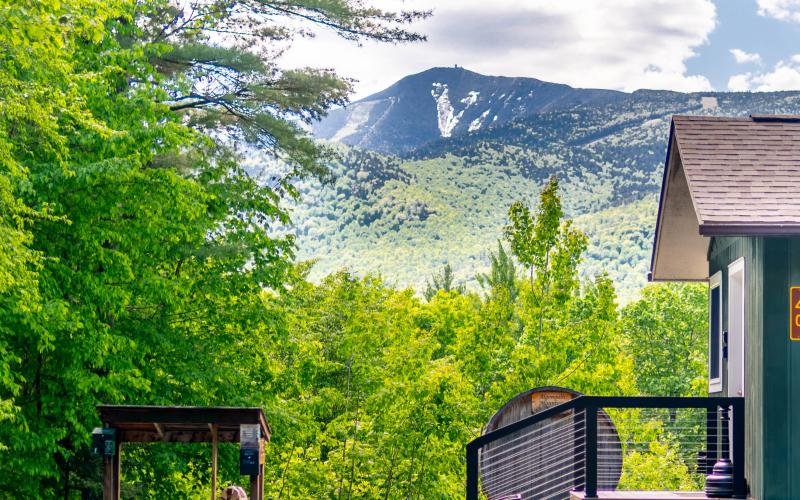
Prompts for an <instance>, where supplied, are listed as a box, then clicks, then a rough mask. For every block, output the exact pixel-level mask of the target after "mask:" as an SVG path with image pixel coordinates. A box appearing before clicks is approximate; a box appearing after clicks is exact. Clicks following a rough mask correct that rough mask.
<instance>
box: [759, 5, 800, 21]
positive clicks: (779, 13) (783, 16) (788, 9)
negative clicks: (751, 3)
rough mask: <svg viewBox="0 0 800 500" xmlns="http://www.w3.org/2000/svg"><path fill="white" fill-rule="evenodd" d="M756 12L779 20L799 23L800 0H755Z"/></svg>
mask: <svg viewBox="0 0 800 500" xmlns="http://www.w3.org/2000/svg"><path fill="white" fill-rule="evenodd" d="M756 1H757V3H758V13H759V14H760V15H762V16H766V17H774V18H775V19H780V20H781V21H794V22H798V23H800V0H756Z"/></svg>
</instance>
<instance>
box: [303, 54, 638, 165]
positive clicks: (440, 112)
mask: <svg viewBox="0 0 800 500" xmlns="http://www.w3.org/2000/svg"><path fill="white" fill-rule="evenodd" d="M624 96H625V94H623V93H622V92H616V91H613V90H595V89H574V88H572V87H570V86H568V85H562V84H557V83H548V82H543V81H541V80H537V79H535V78H511V77H505V76H485V75H481V74H478V73H475V72H472V71H468V70H466V69H463V68H459V67H455V68H432V69H429V70H427V71H423V72H422V73H417V74H416V75H410V76H407V77H405V78H403V79H402V80H400V81H398V82H397V83H395V84H394V85H392V86H391V87H389V88H387V89H386V90H384V91H382V92H379V93H377V94H373V95H371V96H369V97H367V98H364V99H361V100H359V101H356V102H353V103H352V104H350V105H349V106H347V107H346V108H340V109H336V110H334V111H332V112H331V113H330V114H329V115H328V116H327V117H326V118H325V119H324V120H322V121H321V122H320V123H318V124H317V126H316V127H315V128H314V135H315V136H317V137H319V138H321V139H326V140H332V141H339V142H342V143H344V144H348V145H351V146H358V147H363V148H367V149H372V150H374V151H380V152H383V153H389V154H401V153H406V152H408V151H411V150H413V149H414V148H417V147H419V146H421V145H423V144H426V143H428V142H431V141H433V140H436V139H439V138H447V137H452V136H454V135H458V134H461V133H464V132H473V131H475V130H481V129H485V128H486V127H488V126H490V125H496V124H502V123H507V122H509V121H511V120H513V119H515V118H519V117H522V116H526V115H529V114H531V113H537V112H545V111H557V110H562V109H569V108H571V107H574V106H576V105H579V104H593V105H602V104H606V103H610V102H613V101H617V100H619V99H621V98H624Z"/></svg>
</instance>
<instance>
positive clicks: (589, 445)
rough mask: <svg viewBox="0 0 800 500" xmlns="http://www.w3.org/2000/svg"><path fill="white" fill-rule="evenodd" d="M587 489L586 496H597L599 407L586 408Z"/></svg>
mask: <svg viewBox="0 0 800 500" xmlns="http://www.w3.org/2000/svg"><path fill="white" fill-rule="evenodd" d="M585 439H586V489H585V492H586V493H585V495H584V498H597V407H596V406H592V405H589V406H587V408H586V437H585Z"/></svg>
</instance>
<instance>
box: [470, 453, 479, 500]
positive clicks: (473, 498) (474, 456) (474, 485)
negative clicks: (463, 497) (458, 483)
mask: <svg viewBox="0 0 800 500" xmlns="http://www.w3.org/2000/svg"><path fill="white" fill-rule="evenodd" d="M479 450H480V447H478V446H475V444H474V443H469V444H467V500H478V451H479Z"/></svg>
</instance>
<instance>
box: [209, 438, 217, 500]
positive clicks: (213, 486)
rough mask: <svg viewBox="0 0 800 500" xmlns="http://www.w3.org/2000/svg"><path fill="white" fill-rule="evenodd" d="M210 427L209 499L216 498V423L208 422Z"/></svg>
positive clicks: (213, 499) (214, 499)
mask: <svg viewBox="0 0 800 500" xmlns="http://www.w3.org/2000/svg"><path fill="white" fill-rule="evenodd" d="M208 427H209V429H211V500H216V498H217V428H218V426H217V424H208Z"/></svg>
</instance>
